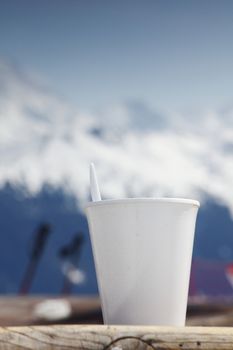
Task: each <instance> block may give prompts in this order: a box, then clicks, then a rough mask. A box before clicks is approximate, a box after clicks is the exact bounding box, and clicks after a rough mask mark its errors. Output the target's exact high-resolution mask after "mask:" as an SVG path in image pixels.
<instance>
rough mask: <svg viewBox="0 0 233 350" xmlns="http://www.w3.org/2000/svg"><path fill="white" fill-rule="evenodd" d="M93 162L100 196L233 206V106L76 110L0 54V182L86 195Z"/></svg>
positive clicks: (130, 104)
mask: <svg viewBox="0 0 233 350" xmlns="http://www.w3.org/2000/svg"><path fill="white" fill-rule="evenodd" d="M91 161H94V162H95V163H96V167H97V171H98V176H99V181H100V183H101V190H102V192H103V195H104V196H105V197H109V198H112V197H123V196H163V195H166V196H179V197H194V198H197V199H201V200H202V201H203V200H204V199H205V198H206V197H208V196H211V197H213V198H215V199H216V200H217V201H219V203H221V204H224V205H226V206H227V207H228V208H229V209H230V210H231V213H233V199H232V188H233V109H231V108H229V109H225V110H221V111H205V112H203V113H200V112H199V113H197V114H196V115H193V114H192V115H191V113H186V114H183V115H182V114H178V113H171V114H170V115H163V114H162V113H158V112H157V111H153V110H152V109H151V108H150V107H148V106H146V105H145V104H143V103H139V102H137V101H131V102H127V103H122V104H121V105H118V106H113V107H112V106H110V107H106V108H105V109H104V110H102V111H96V112H83V111H76V110H74V108H72V107H70V106H69V105H68V104H67V103H65V102H64V101H63V99H62V98H60V97H59V96H55V95H54V94H53V93H52V92H51V91H49V89H48V88H46V87H44V86H43V84H42V83H41V82H38V81H37V79H36V78H34V77H32V76H31V75H30V74H27V73H26V72H24V71H22V70H21V69H20V68H18V67H16V66H14V65H12V64H9V63H7V62H4V61H0V185H1V186H4V184H5V183H6V182H10V183H12V184H14V185H16V186H18V185H20V186H23V187H24V188H25V190H27V191H28V193H36V192H38V191H40V190H41V188H42V187H43V185H44V184H45V183H47V184H50V185H52V186H54V187H62V188H64V189H65V190H66V191H67V192H69V193H73V194H74V195H75V196H76V197H77V198H78V199H79V202H80V201H85V200H86V199H87V198H88V165H89V163H90V162H91Z"/></svg>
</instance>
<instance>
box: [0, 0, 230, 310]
mask: <svg viewBox="0 0 233 350" xmlns="http://www.w3.org/2000/svg"><path fill="white" fill-rule="evenodd" d="M232 36H233V2H232V1H230V0H229V1H228V0H222V1H215V0H212V1H210V0H204V1H194V0H189V1H184V0H179V1H168V0H155V1H154V0H146V1H142V0H141V1H138V0H134V1H133V0H124V1H123V0H122V1H121V0H118V1H113V0H108V1H104V0H98V1H91V0H56V1H55V0H50V1H46V0H40V1H35V0H33V1H32V0H21V1H20V2H19V1H17V0H0V293H1V294H2V295H12V294H13V295H24V296H25V295H28V294H30V295H34V294H36V295H38V294H43V295H44V294H46V295H48V294H49V295H53V296H56V297H59V296H62V295H70V294H74V295H76V296H77V295H89V296H90V295H93V296H95V295H97V293H98V290H97V284H96V277H95V272H94V265H93V258H92V252H91V246H90V240H89V235H88V227H87V222H86V219H85V215H84V211H83V207H84V206H85V203H86V202H87V201H88V200H89V199H90V198H89V169H88V167H89V163H90V162H91V161H92V162H94V163H95V165H96V169H97V172H98V177H99V182H100V184H101V191H102V194H103V197H104V198H122V197H139V196H140V197H142V196H143V197H148V196H149V197H155V196H168V197H171V196H178V197H191V198H194V199H197V200H199V201H200V202H201V209H200V212H199V216H198V220H197V230H196V237H195V246H194V256H193V264H192V273H191V283H190V303H191V302H199V301H200V300H202V301H203V300H204V301H209V300H210V301H214V302H215V303H216V302H221V303H222V302H223V301H226V302H229V301H230V302H231V301H232V300H233V299H232V296H233V221H232V218H233V195H232V194H233V42H232ZM95 305H96V304H95ZM63 306H64V305H63Z"/></svg>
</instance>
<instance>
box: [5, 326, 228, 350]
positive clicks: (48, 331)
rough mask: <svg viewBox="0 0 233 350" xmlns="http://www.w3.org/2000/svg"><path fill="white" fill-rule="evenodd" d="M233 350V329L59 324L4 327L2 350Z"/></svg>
mask: <svg viewBox="0 0 233 350" xmlns="http://www.w3.org/2000/svg"><path fill="white" fill-rule="evenodd" d="M2 349H4V350H13V349H16V350H17V349H19V350H20V349H21V350H22V349H42V350H48V349H49V350H53V349H56V350H61V349H63V350H68V349H69V350H71V349H76V350H110V349H112V350H120V349H122V350H131V349H137V350H151V349H156V350H162V349H169V350H178V349H179V350H181V349H182V350H197V349H198V350H201V349H203V350H204V349H205V350H207V349H208V350H210V349H211V350H217V349H218V350H223V349H224V350H232V349H233V328H220V327H219V328H216V327H213V328H210V327H206V328H205V327H179V328H174V327H150V326H142V327H140V326H100V325H93V326H91V325H88V326H87V325H86V326H85V325H64V326H62V325H57V326H31V327H8V328H0V350H2Z"/></svg>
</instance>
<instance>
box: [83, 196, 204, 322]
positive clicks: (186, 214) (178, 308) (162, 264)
mask: <svg viewBox="0 0 233 350" xmlns="http://www.w3.org/2000/svg"><path fill="white" fill-rule="evenodd" d="M198 208H199V202H197V201H195V200H191V199H178V198H161V199H159V198H157V199H152V198H146V199H143V198H139V199H122V200H104V201H99V202H92V203H88V205H87V206H86V213H87V218H88V224H89V230H90V236H91V242H92V249H93V255H94V261H95V267H96V273H97V281H98V287H99V292H100V298H101V304H102V311H103V317H104V322H105V323H106V324H135V325H136V324H141V325H151V324H154V325H171V326H184V324H185V317H186V308H187V298H188V287H189V277H190V268H191V259H192V250H193V239H194V231H195V223H196V216H197V211H198Z"/></svg>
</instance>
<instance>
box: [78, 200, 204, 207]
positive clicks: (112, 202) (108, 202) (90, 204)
mask: <svg viewBox="0 0 233 350" xmlns="http://www.w3.org/2000/svg"><path fill="white" fill-rule="evenodd" d="M132 203H133V204H135V203H177V204H190V205H193V206H196V207H198V208H199V207H200V203H199V202H198V201H197V200H195V199H186V198H122V199H104V200H101V201H96V202H88V203H87V204H86V205H85V209H87V208H89V207H95V206H102V205H117V204H132Z"/></svg>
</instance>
